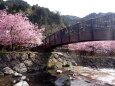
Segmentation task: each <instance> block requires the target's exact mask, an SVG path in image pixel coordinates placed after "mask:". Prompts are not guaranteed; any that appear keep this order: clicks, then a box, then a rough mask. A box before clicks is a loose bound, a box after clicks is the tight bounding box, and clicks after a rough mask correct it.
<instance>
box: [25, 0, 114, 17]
mask: <svg viewBox="0 0 115 86" xmlns="http://www.w3.org/2000/svg"><path fill="white" fill-rule="evenodd" d="M24 1H27V2H28V3H29V4H31V5H33V4H38V5H39V6H42V7H47V8H49V9H50V10H51V11H59V12H60V13H61V14H62V15H74V16H78V17H84V16H86V15H88V14H89V13H92V12H96V13H99V12H103V13H106V12H115V0H24Z"/></svg>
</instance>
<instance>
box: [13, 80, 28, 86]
mask: <svg viewBox="0 0 115 86" xmlns="http://www.w3.org/2000/svg"><path fill="white" fill-rule="evenodd" d="M14 86H29V84H28V83H27V82H26V81H20V82H18V83H16V84H15V85H14Z"/></svg>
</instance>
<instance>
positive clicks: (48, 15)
mask: <svg viewBox="0 0 115 86" xmlns="http://www.w3.org/2000/svg"><path fill="white" fill-rule="evenodd" d="M6 8H7V11H8V13H12V14H15V13H24V14H26V15H27V17H28V18H29V20H30V21H31V22H32V23H34V24H36V25H38V27H39V28H45V33H44V34H45V35H46V36H47V35H50V34H52V33H54V32H56V31H58V30H60V29H62V28H64V27H66V26H70V25H73V24H76V23H77V22H81V21H84V20H88V19H91V18H96V17H101V16H104V15H108V14H110V13H98V14H96V13H91V14H89V15H87V16H85V17H83V18H79V17H76V16H71V15H60V13H59V12H58V11H57V12H52V11H50V10H49V9H48V8H44V7H40V6H39V5H37V4H36V5H33V6H31V5H29V4H28V3H27V2H25V1H23V0H7V1H3V0H0V10H3V9H6Z"/></svg>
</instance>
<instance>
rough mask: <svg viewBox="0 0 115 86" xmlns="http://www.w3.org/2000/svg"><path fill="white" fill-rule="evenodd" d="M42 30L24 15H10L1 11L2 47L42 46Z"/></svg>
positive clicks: (0, 38)
mask: <svg viewBox="0 0 115 86" xmlns="http://www.w3.org/2000/svg"><path fill="white" fill-rule="evenodd" d="M42 32H43V31H42V30H41V29H38V27H37V26H35V25H34V24H32V23H31V22H30V21H29V19H28V18H27V17H26V16H25V15H24V14H19V13H16V14H8V13H7V12H6V11H5V10H0V44H1V45H11V46H12V47H13V46H14V45H27V46H29V45H30V44H31V45H37V46H38V45H40V44H41V43H42V41H41V39H42V38H43V36H42Z"/></svg>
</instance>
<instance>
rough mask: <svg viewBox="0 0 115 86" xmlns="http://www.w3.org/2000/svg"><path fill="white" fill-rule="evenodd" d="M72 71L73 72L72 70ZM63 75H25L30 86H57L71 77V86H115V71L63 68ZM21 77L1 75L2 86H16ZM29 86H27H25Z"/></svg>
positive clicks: (51, 72)
mask: <svg viewBox="0 0 115 86" xmlns="http://www.w3.org/2000/svg"><path fill="white" fill-rule="evenodd" d="M70 69H71V70H70ZM59 70H62V73H60V74H59V73H57V72H56V70H52V71H49V72H50V73H48V72H42V73H37V72H36V73H32V74H25V75H23V76H26V80H25V81H26V82H27V83H28V85H29V86H55V85H54V83H55V81H56V80H57V79H59V78H60V77H63V76H69V78H70V82H71V86H115V70H114V69H92V68H88V67H82V66H76V67H72V68H63V69H59ZM17 79H19V77H13V76H12V75H5V76H3V75H1V76H0V86H15V84H14V80H17ZM24 86H27V85H24Z"/></svg>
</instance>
